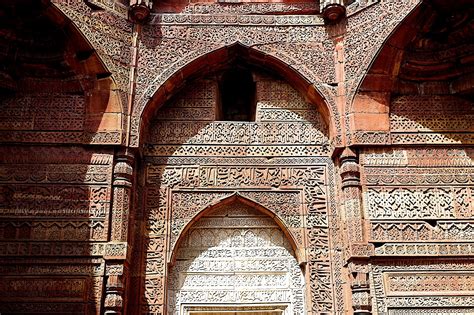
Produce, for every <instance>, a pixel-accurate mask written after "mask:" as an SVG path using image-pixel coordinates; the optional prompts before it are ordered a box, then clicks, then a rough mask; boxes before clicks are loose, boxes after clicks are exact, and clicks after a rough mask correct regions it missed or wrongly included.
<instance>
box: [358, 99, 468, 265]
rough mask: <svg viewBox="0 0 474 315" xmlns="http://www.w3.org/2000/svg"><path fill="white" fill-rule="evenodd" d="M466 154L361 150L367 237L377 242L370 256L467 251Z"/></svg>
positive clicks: (446, 150)
mask: <svg viewBox="0 0 474 315" xmlns="http://www.w3.org/2000/svg"><path fill="white" fill-rule="evenodd" d="M400 106H401V105H400ZM472 153H473V152H472V149H459V148H440V149H438V148H424V149H419V148H411V149H371V150H364V152H363V153H362V154H361V164H362V173H361V175H362V176H361V178H362V182H363V184H364V188H363V191H364V202H365V211H366V215H367V218H368V219H369V220H370V224H369V228H370V230H369V235H370V238H371V241H373V242H378V243H380V245H377V244H376V248H375V254H376V255H416V256H420V255H449V256H455V255H469V254H470V253H472V249H471V246H470V244H469V243H467V242H468V241H469V240H471V239H472V238H473V223H474V222H473V221H472V218H473V217H474V203H473V200H474V184H473V183H474V182H473V179H474V164H473V162H472V158H471V155H472ZM420 241H423V242H424V243H420ZM407 242H409V243H411V244H407ZM453 242H457V243H453Z"/></svg>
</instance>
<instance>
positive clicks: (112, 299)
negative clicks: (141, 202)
mask: <svg viewBox="0 0 474 315" xmlns="http://www.w3.org/2000/svg"><path fill="white" fill-rule="evenodd" d="M134 163H135V156H134V154H133V153H132V152H130V151H129V150H124V151H121V152H120V153H119V154H118V155H117V156H116V160H115V165H114V173H113V184H112V185H113V186H112V189H113V203H112V211H111V216H110V223H111V230H110V240H109V243H107V245H106V248H105V255H104V259H105V260H106V274H105V275H106V277H107V283H106V288H105V302H104V307H105V314H122V311H123V309H124V308H125V304H124V296H125V289H126V283H127V280H128V279H127V278H128V265H129V263H128V256H129V255H128V253H129V228H128V227H129V226H130V225H131V224H132V222H133V218H132V216H131V213H132V211H131V209H132V207H133V198H132V196H133V189H132V186H133V182H134Z"/></svg>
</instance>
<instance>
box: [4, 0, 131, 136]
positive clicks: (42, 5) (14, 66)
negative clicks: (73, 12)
mask: <svg viewBox="0 0 474 315" xmlns="http://www.w3.org/2000/svg"><path fill="white" fill-rule="evenodd" d="M0 14H2V16H3V17H4V19H3V21H2V22H3V23H2V29H3V31H4V32H5V37H4V39H3V40H1V41H0V47H1V48H2V49H1V50H2V52H3V53H1V54H0V69H1V70H0V78H2V79H1V80H0V103H2V108H1V111H0V120H2V121H3V123H2V126H3V128H2V130H1V131H0V133H1V136H0V138H1V140H0V141H5V142H43V143H91V142H92V143H94V142H96V143H97V142H98V143H102V141H101V139H99V138H100V137H98V136H97V134H98V133H102V132H103V133H107V132H110V133H113V132H117V133H116V134H115V135H114V136H115V137H116V138H120V135H119V134H118V132H119V131H120V130H121V127H122V126H121V115H122V111H123V110H122V103H121V99H120V97H119V95H118V93H117V91H115V86H114V81H113V78H112V75H111V73H110V71H109V70H108V69H107V68H106V66H105V65H104V63H103V62H102V60H101V58H100V57H99V55H98V53H97V52H96V50H95V48H94V47H93V46H92V44H91V43H90V42H89V41H88V40H87V39H86V37H85V36H84V34H82V33H81V32H80V31H79V30H78V28H77V27H76V25H74V22H73V21H72V20H71V19H70V18H69V17H67V16H66V15H65V14H64V13H63V12H61V11H60V9H58V8H57V7H56V6H55V5H54V4H52V3H51V2H50V1H33V0H24V1H18V2H17V1H10V2H9V3H5V4H2V6H1V7H0ZM12 52H15V53H12ZM66 133H68V134H67V135H66ZM108 136H109V137H111V138H112V136H111V134H108ZM94 138H96V139H94ZM117 141H119V139H117ZM114 143H116V142H114Z"/></svg>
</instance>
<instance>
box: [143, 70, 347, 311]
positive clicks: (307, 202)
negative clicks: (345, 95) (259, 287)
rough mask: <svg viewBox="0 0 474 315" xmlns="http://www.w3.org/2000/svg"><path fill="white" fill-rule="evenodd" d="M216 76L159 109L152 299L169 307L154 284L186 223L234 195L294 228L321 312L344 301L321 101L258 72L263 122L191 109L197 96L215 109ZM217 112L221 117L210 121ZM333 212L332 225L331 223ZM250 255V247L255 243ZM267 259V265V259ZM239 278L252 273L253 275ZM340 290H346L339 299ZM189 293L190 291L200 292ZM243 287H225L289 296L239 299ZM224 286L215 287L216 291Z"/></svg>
mask: <svg viewBox="0 0 474 315" xmlns="http://www.w3.org/2000/svg"><path fill="white" fill-rule="evenodd" d="M211 83H212V81H210V80H207V81H197V82H196V84H193V85H192V88H190V91H187V89H186V88H185V89H184V90H183V93H182V94H181V97H178V98H176V99H173V100H171V101H170V103H169V104H168V105H166V106H165V107H163V109H162V110H160V111H159V112H158V113H157V116H156V117H155V119H154V122H153V124H152V125H151V126H150V132H149V140H148V141H147V144H146V145H145V167H144V182H145V184H146V187H145V194H144V206H145V209H144V211H145V213H146V214H147V218H146V220H147V221H146V222H147V223H146V227H147V230H146V234H147V241H146V242H145V243H146V244H145V250H146V258H145V259H144V267H145V272H146V277H145V280H144V281H145V297H146V299H145V301H146V304H147V305H148V306H147V308H146V309H147V310H148V311H150V310H151V309H160V307H161V306H160V305H161V303H162V302H159V301H160V299H161V298H162V296H164V294H163V293H156V294H155V293H153V292H152V290H156V291H159V290H164V286H165V284H164V283H163V282H160V281H158V280H152V279H161V278H166V265H165V264H166V261H169V260H170V259H171V255H172V250H173V248H174V245H175V244H176V242H177V240H178V237H179V236H180V235H181V234H182V231H183V229H184V228H185V226H186V225H187V224H189V223H190V222H192V220H193V219H194V218H195V217H196V216H197V215H198V214H199V213H200V212H201V211H203V210H204V209H206V207H209V206H210V205H213V204H215V203H216V202H219V201H220V200H222V199H225V198H229V197H231V196H234V197H233V198H245V199H248V200H250V201H251V202H255V203H257V204H259V205H261V206H263V207H264V208H266V209H268V210H269V211H271V212H272V213H274V214H275V215H276V218H277V219H278V220H280V221H281V222H282V224H283V225H285V226H286V227H287V228H288V234H289V236H290V237H291V238H292V239H293V241H294V242H295V243H296V246H297V247H298V248H300V249H303V250H302V251H301V252H300V253H298V254H297V255H299V257H298V259H301V260H308V261H310V264H311V266H313V267H312V268H311V279H312V281H311V282H312V283H315V285H312V286H311V288H310V291H311V294H310V295H308V298H310V299H311V303H309V304H310V305H311V307H312V309H313V310H314V312H332V311H333V310H334V309H336V308H337V309H343V304H342V289H341V286H340V285H339V283H341V282H338V284H333V277H337V279H340V277H341V268H342V257H340V256H338V255H339V253H335V254H334V256H333V255H331V251H330V248H331V246H337V245H336V244H340V240H339V239H338V237H336V236H335V235H336V233H337V232H336V231H337V230H338V228H339V226H338V222H337V221H338V217H337V215H336V210H335V208H334V207H335V205H336V201H335V197H334V192H333V191H332V190H331V189H328V186H329V182H331V183H332V184H333V185H334V179H333V178H332V176H333V175H332V174H333V168H332V163H331V161H330V159H329V158H328V157H327V155H328V152H329V149H330V147H329V141H328V139H327V136H326V133H327V131H326V130H327V126H326V123H325V122H324V121H322V120H321V116H320V114H319V112H318V111H317V110H316V108H315V107H314V106H313V105H311V104H308V103H307V102H305V101H304V100H303V99H302V98H301V97H300V96H299V95H298V93H297V92H296V91H295V90H294V89H292V88H291V87H289V85H288V84H286V83H283V82H281V81H277V80H274V81H272V80H267V79H261V78H260V79H257V82H256V84H257V108H256V111H257V112H256V120H257V121H256V122H222V121H214V119H215V118H213V117H211V116H205V117H203V116H201V115H192V116H188V109H189V108H193V106H195V105H194V104H198V105H196V108H211V106H213V111H207V110H206V111H204V113H214V112H215V106H216V104H217V102H216V101H215V98H216V97H217V93H216V90H215V88H216V84H211ZM170 113H172V114H170ZM182 115H184V116H182ZM206 115H208V114H206ZM160 117H163V118H160ZM169 117H172V118H169ZM183 117H185V119H184V120H183ZM211 118H212V120H213V121H204V120H207V119H211ZM170 143H171V145H170ZM233 156H235V157H233ZM260 156H262V157H260ZM285 156H288V157H285ZM311 156H312V157H311ZM266 157H271V158H266ZM332 187H334V186H332ZM328 190H330V191H331V192H330V193H329V194H328ZM329 195H330V196H331V197H330V198H329ZM236 196H238V197H236ZM329 207H331V211H332V212H333V213H334V215H332V216H330V215H329ZM207 221H208V220H207V219H202V221H199V222H201V223H200V224H203V225H205V226H203V227H202V228H205V227H207V226H208V225H206V224H208V223H206V222H207ZM330 221H332V222H331V224H332V225H333V226H334V227H333V229H330V228H329V225H330ZM239 222H240V223H239V224H246V226H248V227H253V226H259V225H261V224H263V225H265V224H268V222H267V223H265V222H266V221H262V220H255V219H252V220H250V219H245V220H244V219H243V218H242V219H240V220H239ZM234 223H235V222H234ZM213 224H216V223H213ZM226 224H231V223H226ZM235 224H237V223H235ZM200 228H201V227H200ZM331 233H333V236H334V237H331V235H330V234H331ZM330 240H331V241H330ZM209 242H211V240H210V241H209ZM242 254H244V253H243V252H242ZM246 255H251V251H249V252H248V253H247V254H246ZM336 260H337V261H336ZM259 263H261V268H264V267H265V266H269V265H268V264H267V263H263V262H259ZM242 264H244V262H242ZM271 266H275V265H274V264H272V265H271ZM244 267H245V266H244V265H242V268H244ZM269 267H270V266H269ZM216 268H217V267H216ZM245 268H247V267H245ZM252 268H256V267H254V266H253V267H252ZM272 268H276V267H272ZM170 279H171V278H170ZM190 279H191V278H190ZM220 280H222V279H220ZM220 280H219V279H218V280H216V281H220ZM241 280H242V283H246V282H245V281H247V280H248V279H247V280H246V279H244V278H242V279H241ZM257 280H258V279H257ZM170 281H171V280H170ZM196 281H197V279H196ZM222 281H224V280H222ZM248 281H250V280H248ZM258 281H260V280H258ZM261 281H263V282H265V281H266V282H268V281H270V279H261ZM272 281H273V280H272ZM275 281H276V280H275ZM285 281H286V280H285ZM216 283H217V282H216ZM218 291H219V290H218ZM334 291H336V292H337V294H338V297H341V300H340V302H338V303H337V305H335V303H334V300H333V295H334ZM219 292H221V291H219ZM186 294H187V295H186V296H188V297H189V298H190V299H193V298H194V297H195V295H189V294H191V293H189V294H188V293H186ZM196 294H197V293H196ZM216 294H217V293H216ZM236 294H238V291H229V292H228V293H226V294H225V296H226V298H228V299H229V301H234V302H235V301H241V302H242V301H248V302H251V301H253V303H256V302H258V300H259V299H263V298H264V296H266V297H267V298H268V299H275V301H279V300H281V298H283V296H282V295H281V294H283V293H281V292H273V293H271V294H270V293H268V294H267V293H263V291H262V292H260V293H258V294H257V293H255V294H253V293H252V294H250V293H249V294H248V295H246V296H240V297H239V299H240V300H238V299H237V297H238V296H237V295H236ZM284 294H286V293H284ZM193 296H194V297H193ZM217 296H219V295H216V296H213V297H210V296H209V299H210V301H215V299H216V298H217ZM252 299H253V300H252Z"/></svg>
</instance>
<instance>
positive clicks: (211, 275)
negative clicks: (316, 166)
mask: <svg viewBox="0 0 474 315" xmlns="http://www.w3.org/2000/svg"><path fill="white" fill-rule="evenodd" d="M247 221H250V222H252V223H251V225H250V226H249V225H247V224H246V222H247ZM293 255H294V254H293V253H292V248H291V245H290V244H289V242H288V240H287V239H286V236H285V235H284V234H283V232H282V231H281V230H280V228H279V227H278V225H277V224H276V223H275V222H274V221H273V220H272V219H271V218H270V217H267V216H265V215H262V214H261V213H259V212H258V211H256V210H254V209H252V208H251V207H248V206H245V205H243V204H239V203H234V204H231V205H228V206H224V207H222V208H220V209H219V208H218V209H217V210H216V211H213V212H209V213H207V214H206V215H205V216H204V217H203V218H201V219H200V220H199V221H197V222H196V224H195V225H193V226H192V227H191V229H190V230H188V232H186V234H185V235H184V236H183V240H182V242H181V243H180V245H179V248H178V249H177V260H176V263H175V264H174V265H173V267H172V269H171V274H170V275H169V280H168V296H169V298H168V305H170V308H169V313H170V314H181V313H180V309H182V306H183V305H185V304H188V305H203V304H208V303H232V304H237V305H238V304H257V305H258V304H263V303H265V304H268V303H274V304H283V305H288V306H287V307H286V309H285V312H284V314H304V313H305V309H304V305H305V303H304V297H305V292H304V290H305V289H304V283H305V282H304V278H303V275H302V272H301V269H300V268H299V266H298V263H297V262H296V259H295V258H294V256H293Z"/></svg>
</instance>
